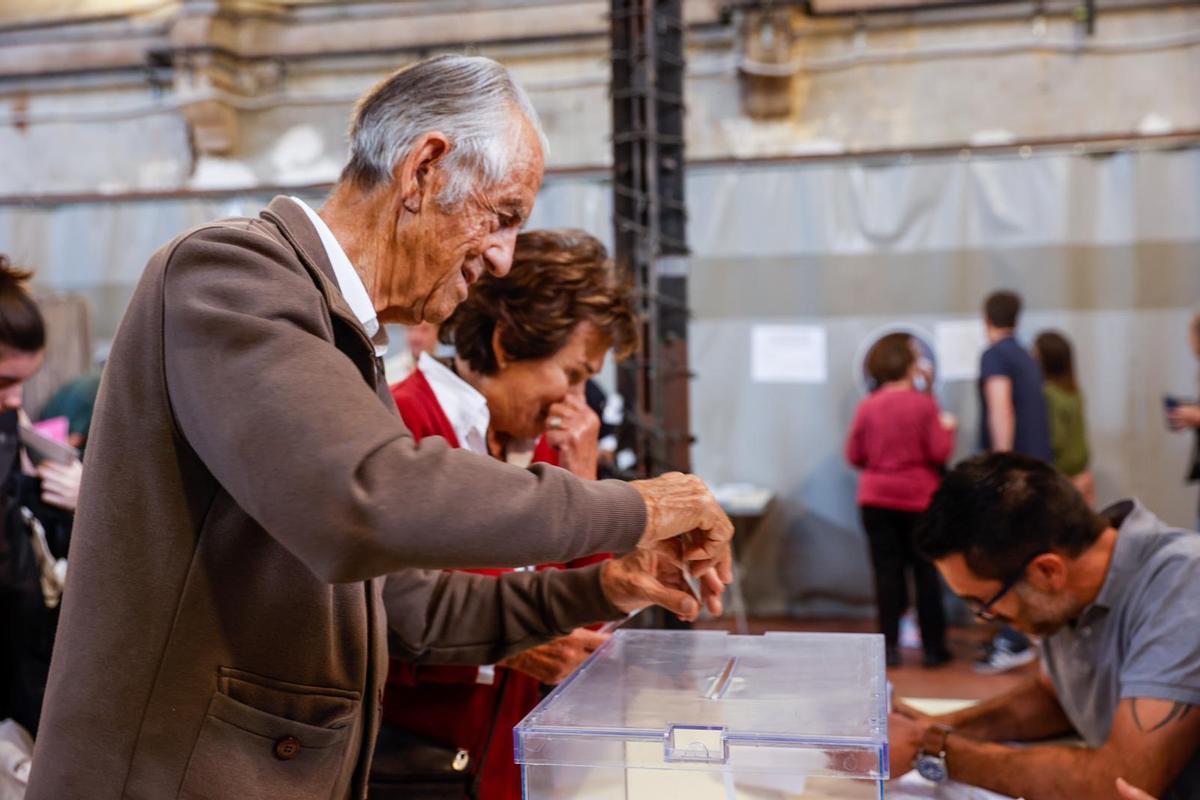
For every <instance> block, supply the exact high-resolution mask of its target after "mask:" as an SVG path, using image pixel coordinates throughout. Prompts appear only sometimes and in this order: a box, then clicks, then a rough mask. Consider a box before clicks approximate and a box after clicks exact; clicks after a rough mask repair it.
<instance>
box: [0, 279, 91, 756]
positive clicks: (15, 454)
mask: <svg viewBox="0 0 1200 800" xmlns="http://www.w3.org/2000/svg"><path fill="white" fill-rule="evenodd" d="M29 277H30V274H29V273H28V272H24V271H21V270H18V269H14V268H13V267H12V266H11V265H10V264H9V262H8V259H7V258H5V257H4V256H2V255H0V524H2V525H3V531H2V532H0V720H2V719H7V718H10V717H11V718H12V719H14V720H16V721H17V722H18V723H19V724H21V725H22V726H23V727H24V728H26V729H27V730H28V731H29V732H30V733H32V734H34V735H35V736H36V734H37V730H38V723H39V721H40V718H41V707H42V698H43V696H44V694H45V691H46V676H47V674H48V673H49V669H50V654H51V650H52V648H53V645H54V633H55V630H56V629H57V627H58V613H59V600H60V597H61V593H62V585H63V580H64V579H65V577H66V576H65V567H66V558H67V549H68V545H69V541H70V536H71V523H72V517H73V514H72V512H73V511H74V510H75V502H76V498H77V497H78V493H79V478H80V474H81V471H82V467H81V465H80V464H79V461H78V460H77V459H72V460H70V461H69V462H68V463H56V462H55V461H52V460H49V459H43V460H42V461H41V463H40V464H38V465H37V466H36V468H34V467H33V465H32V463H31V461H30V458H29V457H28V456H27V455H26V453H25V452H24V451H23V450H22V448H21V447H20V440H19V430H20V427H21V425H22V424H27V422H28V421H27V419H26V418H25V416H24V413H23V409H22V400H23V390H24V386H25V382H26V381H27V380H29V378H31V377H32V376H33V375H34V373H36V372H37V371H38V369H39V368H40V367H41V366H42V359H43V356H44V354H45V347H46V329H45V323H44V322H43V320H42V314H41V311H39V310H38V307H37V303H36V302H34V300H33V298H32V297H30V295H29V293H28V292H27V291H26V289H25V283H26V281H27V280H28V279H29Z"/></svg>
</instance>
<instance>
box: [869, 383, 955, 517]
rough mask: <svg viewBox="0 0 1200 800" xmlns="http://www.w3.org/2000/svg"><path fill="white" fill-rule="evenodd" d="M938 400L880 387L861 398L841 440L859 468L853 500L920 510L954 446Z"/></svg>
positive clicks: (912, 390) (938, 479)
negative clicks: (852, 419) (942, 420)
mask: <svg viewBox="0 0 1200 800" xmlns="http://www.w3.org/2000/svg"><path fill="white" fill-rule="evenodd" d="M940 413H941V412H940V410H939V409H938V404H937V401H936V400H934V399H933V398H932V397H930V396H929V395H927V394H925V393H923V392H918V391H916V390H914V389H898V390H890V389H881V390H878V391H876V392H874V393H873V394H871V396H870V397H868V398H866V399H865V400H863V401H862V402H861V403H860V404H859V406H858V411H857V412H856V413H855V415H854V423H853V424H852V425H851V427H850V436H849V438H847V440H846V460H847V461H849V462H850V463H851V464H853V465H854V466H856V467H858V468H859V469H861V470H862V480H860V481H859V484H858V504H859V505H860V506H876V507H879V508H890V509H895V510H898V511H924V510H925V509H926V508H928V507H929V501H930V500H932V499H933V493H934V492H935V491H937V487H938V484H939V483H940V482H941V475H940V469H941V467H942V465H943V464H945V463H946V460H947V459H948V458H950V454H951V453H952V452H953V451H954V431H952V430H947V429H946V428H944V427H942V424H941V422H940V421H939V419H938V415H939V414H940Z"/></svg>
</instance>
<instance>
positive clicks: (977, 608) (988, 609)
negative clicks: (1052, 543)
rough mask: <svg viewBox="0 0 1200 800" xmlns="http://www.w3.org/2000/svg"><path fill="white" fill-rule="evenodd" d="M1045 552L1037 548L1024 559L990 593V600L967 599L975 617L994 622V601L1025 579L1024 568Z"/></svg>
mask: <svg viewBox="0 0 1200 800" xmlns="http://www.w3.org/2000/svg"><path fill="white" fill-rule="evenodd" d="M1047 552H1048V551H1046V550H1039V551H1038V552H1036V553H1034V554H1033V555H1031V556H1030V557H1029V558H1027V559H1025V563H1023V564H1022V565H1021V568H1020V569H1019V570H1017V574H1015V575H1013V576H1012V577H1011V578H1009V579H1008V580H1006V581H1005V582H1004V585H1003V586H1001V587H1000V591H998V592H996V593H995V594H994V595H992V599H991V600H988V601H987V602H986V603H980V602H979V601H978V600H968V601H967V605H969V606H972V609H971V610H972V611H974V612H975V617H976V618H977V619H978V620H979V621H980V622H995V621H996V615H995V614H993V613H992V608H993V607H994V606H995V605H996V603H999V602H1000V601H1001V600H1003V599H1004V595H1006V594H1008V593H1009V592H1011V591H1012V590H1013V587H1014V586H1016V585H1017V584H1018V583H1020V582H1021V581H1022V580H1024V579H1025V570H1027V569H1029V565H1030V564H1032V563H1033V562H1034V561H1036V560H1037V559H1038V558H1040V557H1041V556H1044V555H1046V553H1047Z"/></svg>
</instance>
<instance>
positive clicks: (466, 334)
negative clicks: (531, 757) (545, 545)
mask: <svg viewBox="0 0 1200 800" xmlns="http://www.w3.org/2000/svg"><path fill="white" fill-rule="evenodd" d="M440 335H441V337H442V339H443V341H445V342H446V343H448V344H453V345H454V348H455V350H456V356H455V359H454V361H453V363H451V364H450V365H449V366H446V365H443V364H442V363H441V362H439V361H438V360H436V359H434V358H433V357H432V356H430V355H429V354H428V353H425V354H423V355H422V356H421V357H420V359H419V361H418V363H417V369H416V370H415V371H414V372H413V374H412V375H410V376H409V377H408V378H407V379H406V380H404V381H403V382H401V383H399V384H397V385H395V386H393V387H392V396H393V397H394V398H395V400H396V405H397V407H398V408H399V410H400V416H401V417H402V418H403V420H404V424H405V426H406V427H407V428H408V429H409V431H411V432H412V435H413V438H414V439H416V440H417V441H418V442H419V441H421V440H423V439H424V438H425V437H427V436H441V437H442V438H444V439H446V441H447V442H449V443H450V445H451V446H453V447H460V448H463V449H465V450H470V451H472V452H475V453H479V454H480V455H484V456H491V457H493V458H496V459H499V460H502V461H507V462H508V463H510V464H517V465H519V466H523V467H524V466H529V465H530V464H531V463H540V464H552V465H554V466H561V467H563V468H565V469H567V470H569V471H570V472H572V473H574V474H575V475H577V476H578V477H580V478H583V479H585V480H595V479H596V477H597V437H598V433H599V430H600V418H599V417H598V416H597V414H596V413H595V411H593V410H592V409H591V408H589V407H588V405H587V403H586V402H585V400H584V386H585V384H586V382H587V381H588V380H589V379H590V378H591V377H592V376H593V375H595V374H597V373H598V372H599V371H600V369H601V367H602V366H603V364H604V359H605V357H606V355H607V354H608V351H609V350H614V352H615V356H616V358H618V359H622V358H625V357H627V356H629V355H630V354H631V353H632V352H633V351H634V350H636V349H637V345H638V328H637V319H636V316H635V314H634V310H633V302H632V297H631V295H630V290H629V287H628V286H627V285H626V284H625V283H624V282H623V281H621V280H620V279H619V278H618V276H617V274H616V271H615V270H614V268H613V265H612V262H611V261H610V260H609V258H608V253H607V252H606V251H605V249H604V245H603V244H601V243H600V241H599V240H597V239H596V238H595V237H593V236H590V235H588V234H586V233H584V232H583V231H578V230H547V231H527V232H524V233H521V234H520V235H518V236H517V242H516V248H515V250H514V251H513V264H512V269H511V271H510V272H509V274H508V277H506V278H504V279H503V280H501V279H497V278H495V277H491V276H485V277H483V278H481V279H480V281H479V283H477V284H476V285H475V286H474V287H473V288H472V290H471V293H470V294H469V295H468V297H467V299H466V300H465V301H464V302H463V303H462V305H460V306H459V307H458V309H457V310H455V312H454V313H453V314H452V315H451V316H450V318H449V319H447V320H446V322H445V323H444V324H443V325H442V329H441V334H440ZM607 558H608V556H607V554H605V555H601V556H593V557H585V558H582V559H577V560H575V561H572V562H569V563H567V564H550V565H543V566H541V567H539V569H547V568H570V567H583V566H587V565H589V564H593V563H597V562H598V561H602V560H605V559H607ZM611 568H613V569H620V568H621V562H620V561H618V562H616V563H614V564H613V565H611ZM469 571H471V572H480V573H483V574H489V575H498V574H502V573H504V572H508V571H510V570H500V569H491V570H469ZM680 590H684V591H686V587H676V588H675V589H674V591H680ZM696 610H697V611H699V607H698V606H697V608H696ZM606 639H607V636H606V635H603V634H600V633H597V632H595V631H592V630H589V629H587V628H577V629H576V630H574V631H572V632H571V633H570V634H569V635H568V636H564V637H561V638H559V639H556V640H554V641H551V642H548V643H546V644H544V645H541V646H538V647H535V648H532V649H529V650H525V651H523V652H521V653H519V654H517V655H514V656H511V657H509V658H507V659H505V660H503V661H501V662H500V663H499V664H497V665H494V666H492V665H489V666H483V667H467V666H439V665H416V664H408V663H405V662H403V661H400V660H398V659H397V660H394V661H393V662H392V665H391V669H390V672H389V675H388V687H387V692H386V694H385V695H384V721H385V723H387V724H386V725H385V727H384V729H383V732H382V734H381V743H380V747H379V749H378V751H377V752H378V759H377V760H378V762H379V764H380V768H379V769H378V770H377V774H376V777H375V781H376V787H375V788H376V790H377V791H381V790H383V789H384V788H385V787H387V786H388V784H387V781H388V778H389V776H388V775H385V774H384V772H385V770H386V771H390V770H391V768H392V767H391V765H392V763H393V761H397V759H393V758H390V757H389V756H388V752H387V751H388V750H389V749H392V750H394V751H397V753H398V752H399V751H401V750H402V749H403V748H405V747H411V746H412V738H411V737H413V736H416V737H419V739H418V741H423V740H428V741H432V742H434V743H436V744H437V745H439V746H442V747H450V748H462V749H463V750H465V751H466V752H467V753H469V761H468V765H469V766H468V768H469V770H470V774H471V775H473V776H474V780H475V781H476V783H477V786H478V791H477V796H478V797H479V798H480V799H481V800H509V799H511V800H516V799H517V798H520V797H521V774H520V770H519V769H518V767H517V765H516V764H515V762H514V756H513V740H512V728H513V726H515V725H516V724H517V723H518V722H520V721H521V720H522V719H523V718H524V717H525V715H526V714H528V713H529V712H530V711H532V710H533V707H534V706H535V705H537V703H538V701H539V700H540V699H541V693H540V684H543V683H544V684H557V683H559V682H560V681H562V680H563V679H564V678H566V677H567V676H568V675H569V674H570V673H571V672H572V671H573V670H574V669H575V668H576V667H578V666H579V665H580V664H581V663H582V662H583V660H584V659H586V658H587V657H588V656H589V655H591V653H592V652H593V651H595V649H596V648H597V647H599V646H600V645H601V644H603V643H604V641H606ZM399 763H403V762H402V761H400V762H399ZM392 777H393V780H394V781H396V782H397V783H398V785H397V786H396V789H398V790H401V791H403V790H405V789H407V790H408V791H412V787H411V786H409V785H405V784H404V783H403V782H402V781H403V778H402V777H401V776H392ZM388 788H391V787H388Z"/></svg>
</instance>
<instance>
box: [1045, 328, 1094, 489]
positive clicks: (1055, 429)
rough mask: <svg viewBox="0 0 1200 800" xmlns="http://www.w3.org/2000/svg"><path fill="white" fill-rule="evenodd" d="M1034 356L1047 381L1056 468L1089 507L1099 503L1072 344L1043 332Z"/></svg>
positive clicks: (1048, 332) (1047, 398) (1048, 411)
mask: <svg viewBox="0 0 1200 800" xmlns="http://www.w3.org/2000/svg"><path fill="white" fill-rule="evenodd" d="M1033 357H1034V359H1035V360H1036V361H1037V363H1038V365H1039V366H1040V367H1041V368H1042V376H1043V377H1044V378H1045V385H1044V392H1045V395H1046V412H1047V418H1048V420H1049V422H1050V448H1051V450H1053V452H1054V467H1055V468H1056V469H1057V470H1058V471H1059V472H1061V473H1062V474H1063V475H1066V476H1067V477H1068V478H1070V479H1071V483H1073V484H1075V488H1076V489H1078V490H1079V493H1080V494H1082V495H1083V499H1084V500H1086V501H1087V502H1088V505H1091V506H1094V505H1095V504H1096V482H1095V480H1094V479H1093V477H1092V471H1091V469H1089V466H1090V463H1091V458H1092V456H1091V450H1090V449H1089V448H1088V440H1087V418H1086V414H1085V413H1084V399H1083V392H1082V391H1081V390H1080V389H1079V382H1078V381H1077V380H1076V379H1075V357H1074V354H1073V353H1072V348H1071V343H1070V341H1068V340H1067V337H1065V336H1063V335H1062V334H1061V333H1059V332H1058V331H1043V332H1042V333H1039V334H1038V335H1037V338H1036V339H1034V340H1033Z"/></svg>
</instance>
